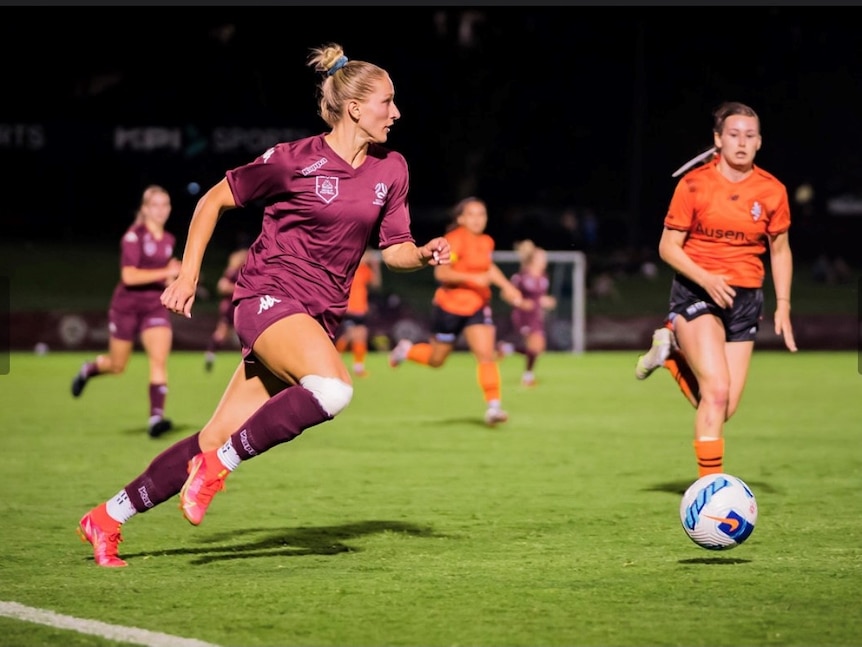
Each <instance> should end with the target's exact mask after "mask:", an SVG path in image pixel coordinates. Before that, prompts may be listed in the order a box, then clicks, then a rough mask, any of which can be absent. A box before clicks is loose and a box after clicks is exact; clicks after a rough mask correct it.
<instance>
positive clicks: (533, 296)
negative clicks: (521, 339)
mask: <svg viewBox="0 0 862 647" xmlns="http://www.w3.org/2000/svg"><path fill="white" fill-rule="evenodd" d="M509 280H510V281H511V283H512V285H514V286H515V287H516V288H518V289H519V290H520V291H521V295H522V296H523V297H524V299H525V300H530V301H532V302H533V309H532V310H522V309H520V308H514V309H513V310H512V324H513V325H514V327H515V329H516V330H518V331H519V332H520V333H521V334H527V333H529V332H540V331H541V330H543V328H544V323H545V310H544V308H542V306H541V299H542V297H543V296H545V295H547V294H548V290H549V289H550V281H549V280H548V277H547V276H534V275H533V274H528V273H526V272H516V273H515V274H513V275H512V277H511V278H510V279H509Z"/></svg>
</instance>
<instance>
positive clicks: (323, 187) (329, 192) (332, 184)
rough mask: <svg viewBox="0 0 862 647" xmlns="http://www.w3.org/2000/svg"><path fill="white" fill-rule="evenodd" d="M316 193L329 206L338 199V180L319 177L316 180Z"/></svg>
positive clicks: (323, 176)
mask: <svg viewBox="0 0 862 647" xmlns="http://www.w3.org/2000/svg"><path fill="white" fill-rule="evenodd" d="M314 184H315V186H314V192H315V193H316V194H317V197H318V198H320V199H321V200H323V201H324V202H325V203H326V204H329V203H330V202H332V201H333V200H335V198H337V197H338V178H337V177H330V176H326V175H318V176H317V177H315V178H314Z"/></svg>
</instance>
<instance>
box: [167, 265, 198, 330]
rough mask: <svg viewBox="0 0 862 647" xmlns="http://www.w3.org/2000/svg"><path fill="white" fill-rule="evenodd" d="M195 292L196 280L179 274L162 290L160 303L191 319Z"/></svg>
mask: <svg viewBox="0 0 862 647" xmlns="http://www.w3.org/2000/svg"><path fill="white" fill-rule="evenodd" d="M196 294H197V281H195V280H194V279H192V278H189V277H186V276H184V275H183V274H180V275H179V276H178V277H177V279H176V280H175V281H174V282H173V283H171V284H170V285H169V286H168V287H166V288H165V291H164V292H162V296H161V302H162V305H163V306H164V307H165V308H167V309H168V310H170V311H171V312H175V313H177V314H180V315H183V316H184V317H186V318H188V319H191V316H192V304H194V302H195V295H196Z"/></svg>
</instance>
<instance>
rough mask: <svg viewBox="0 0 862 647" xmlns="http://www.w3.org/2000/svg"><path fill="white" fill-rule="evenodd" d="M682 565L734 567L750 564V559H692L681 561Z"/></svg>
mask: <svg viewBox="0 0 862 647" xmlns="http://www.w3.org/2000/svg"><path fill="white" fill-rule="evenodd" d="M679 563H680V564H703V565H704V566H732V565H734V564H750V563H751V560H750V559H740V558H738V557H692V558H691V559H681V560H679Z"/></svg>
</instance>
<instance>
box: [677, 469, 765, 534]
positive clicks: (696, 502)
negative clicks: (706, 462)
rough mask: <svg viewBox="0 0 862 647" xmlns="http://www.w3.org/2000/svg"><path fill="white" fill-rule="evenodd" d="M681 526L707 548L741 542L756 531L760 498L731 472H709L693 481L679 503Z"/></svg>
mask: <svg viewBox="0 0 862 647" xmlns="http://www.w3.org/2000/svg"><path fill="white" fill-rule="evenodd" d="M679 518H680V521H681V522H682V527H683V529H684V530H685V532H686V534H687V535H688V537H689V539H691V540H692V541H693V542H694V543H695V544H697V545H698V546H700V547H702V548H706V549H707V550H728V549H730V548H735V547H736V546H739V545H740V544H741V543H742V542H744V541H745V540H746V539H748V538H749V537H750V536H751V533H752V532H754V526H755V525H756V524H757V499H755V498H754V493H753V492H752V491H751V488H750V487H748V485H746V483H745V481H743V480H742V479H741V478H738V477H736V476H731V475H730V474H709V475H707V476H702V477H701V478H699V479H697V480H696V481H695V482H694V483H692V484H691V485H690V486H689V487H688V489H687V490H686V491H685V494H683V495H682V501H681V502H680V504H679Z"/></svg>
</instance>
